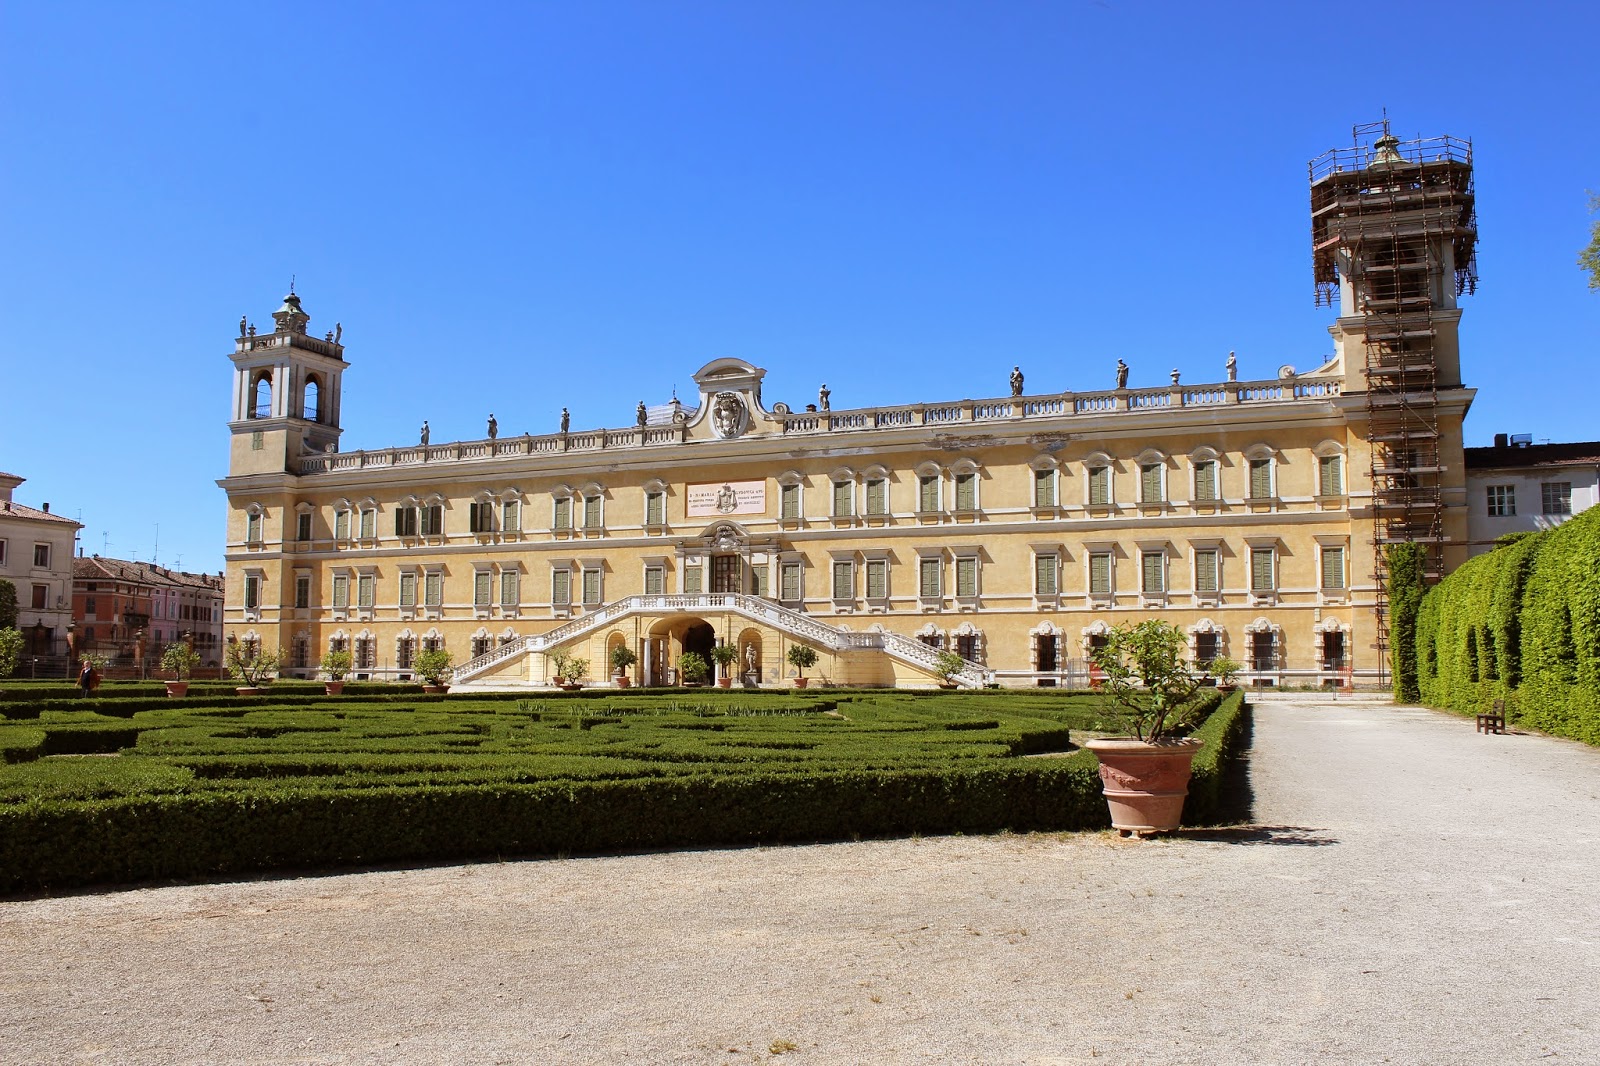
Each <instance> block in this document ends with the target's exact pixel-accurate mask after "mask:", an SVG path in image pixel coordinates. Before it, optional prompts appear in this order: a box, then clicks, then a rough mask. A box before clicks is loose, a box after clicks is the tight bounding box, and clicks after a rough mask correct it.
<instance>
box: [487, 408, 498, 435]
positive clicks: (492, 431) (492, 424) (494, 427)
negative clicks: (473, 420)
mask: <svg viewBox="0 0 1600 1066" xmlns="http://www.w3.org/2000/svg"><path fill="white" fill-rule="evenodd" d="M499 435H500V423H498V422H496V421H495V420H494V414H493V413H491V414H490V415H489V439H490V440H494V439H495V438H496V437H498V436H499Z"/></svg>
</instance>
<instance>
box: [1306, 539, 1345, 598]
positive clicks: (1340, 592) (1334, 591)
mask: <svg viewBox="0 0 1600 1066" xmlns="http://www.w3.org/2000/svg"><path fill="white" fill-rule="evenodd" d="M1314 539H1315V540H1316V543H1317V595H1318V598H1319V600H1320V602H1321V603H1323V604H1329V605H1339V604H1345V603H1349V602H1350V578H1351V574H1350V538H1349V537H1348V536H1341V535H1338V534H1317V535H1316V536H1315V538H1314ZM1333 551H1337V552H1339V553H1340V555H1341V558H1340V561H1339V580H1340V582H1341V583H1340V584H1339V585H1328V584H1325V583H1324V582H1325V580H1326V578H1327V566H1328V561H1327V557H1328V553H1329V552H1333Z"/></svg>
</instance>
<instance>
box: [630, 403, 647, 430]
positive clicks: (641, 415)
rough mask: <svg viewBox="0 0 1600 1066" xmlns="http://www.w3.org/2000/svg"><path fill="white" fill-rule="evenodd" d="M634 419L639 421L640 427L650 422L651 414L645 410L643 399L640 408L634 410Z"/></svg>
mask: <svg viewBox="0 0 1600 1066" xmlns="http://www.w3.org/2000/svg"><path fill="white" fill-rule="evenodd" d="M634 421H636V422H638V423H639V428H640V429H643V428H644V427H645V426H646V425H648V424H649V422H650V414H649V412H647V411H646V410H645V408H644V401H643V400H640V401H639V409H638V410H637V411H635V412H634Z"/></svg>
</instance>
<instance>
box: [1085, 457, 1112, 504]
mask: <svg viewBox="0 0 1600 1066" xmlns="http://www.w3.org/2000/svg"><path fill="white" fill-rule="evenodd" d="M1089 503H1090V505H1091V506H1094V507H1109V506H1110V505H1111V468H1110V467H1109V466H1094V467H1090V468H1089Z"/></svg>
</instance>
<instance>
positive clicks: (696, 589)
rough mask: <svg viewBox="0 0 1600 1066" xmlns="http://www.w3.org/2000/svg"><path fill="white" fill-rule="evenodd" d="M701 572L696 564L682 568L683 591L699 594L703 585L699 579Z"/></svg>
mask: <svg viewBox="0 0 1600 1066" xmlns="http://www.w3.org/2000/svg"><path fill="white" fill-rule="evenodd" d="M701 573H702V571H701V569H700V567H698V566H686V567H684V568H683V591H684V592H686V593H690V594H693V595H699V594H700V591H701V589H702V587H703V584H702V582H701V580H700V575H701Z"/></svg>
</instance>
